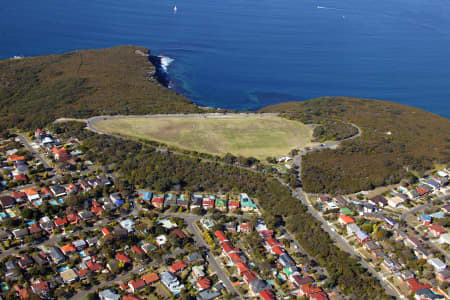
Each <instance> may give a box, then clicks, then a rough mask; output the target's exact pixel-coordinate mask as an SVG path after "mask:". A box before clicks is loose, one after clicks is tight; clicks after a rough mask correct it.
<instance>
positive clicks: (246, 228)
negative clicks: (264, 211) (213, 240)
mask: <svg viewBox="0 0 450 300" xmlns="http://www.w3.org/2000/svg"><path fill="white" fill-rule="evenodd" d="M239 227H240V230H241V231H251V230H252V225H251V224H250V223H242V224H241V225H240V226H239Z"/></svg>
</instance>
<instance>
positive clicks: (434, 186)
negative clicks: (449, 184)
mask: <svg viewBox="0 0 450 300" xmlns="http://www.w3.org/2000/svg"><path fill="white" fill-rule="evenodd" d="M427 184H428V185H431V186H432V187H433V188H434V189H435V190H439V189H440V188H441V184H440V183H439V182H437V181H436V180H434V179H430V180H428V181H427Z"/></svg>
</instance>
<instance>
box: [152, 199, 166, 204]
mask: <svg viewBox="0 0 450 300" xmlns="http://www.w3.org/2000/svg"><path fill="white" fill-rule="evenodd" d="M152 203H158V204H163V203H164V198H152Z"/></svg>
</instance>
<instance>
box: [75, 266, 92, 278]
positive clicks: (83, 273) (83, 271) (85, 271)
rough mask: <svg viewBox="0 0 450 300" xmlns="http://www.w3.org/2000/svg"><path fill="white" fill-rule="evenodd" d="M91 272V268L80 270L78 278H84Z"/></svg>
mask: <svg viewBox="0 0 450 300" xmlns="http://www.w3.org/2000/svg"><path fill="white" fill-rule="evenodd" d="M89 272H90V270H89V268H86V269H82V270H78V271H77V275H78V277H84V276H86V275H87V274H88V273H89Z"/></svg>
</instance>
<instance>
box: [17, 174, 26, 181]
mask: <svg viewBox="0 0 450 300" xmlns="http://www.w3.org/2000/svg"><path fill="white" fill-rule="evenodd" d="M14 180H15V181H19V180H22V181H27V176H25V175H24V174H17V175H16V176H14Z"/></svg>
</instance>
